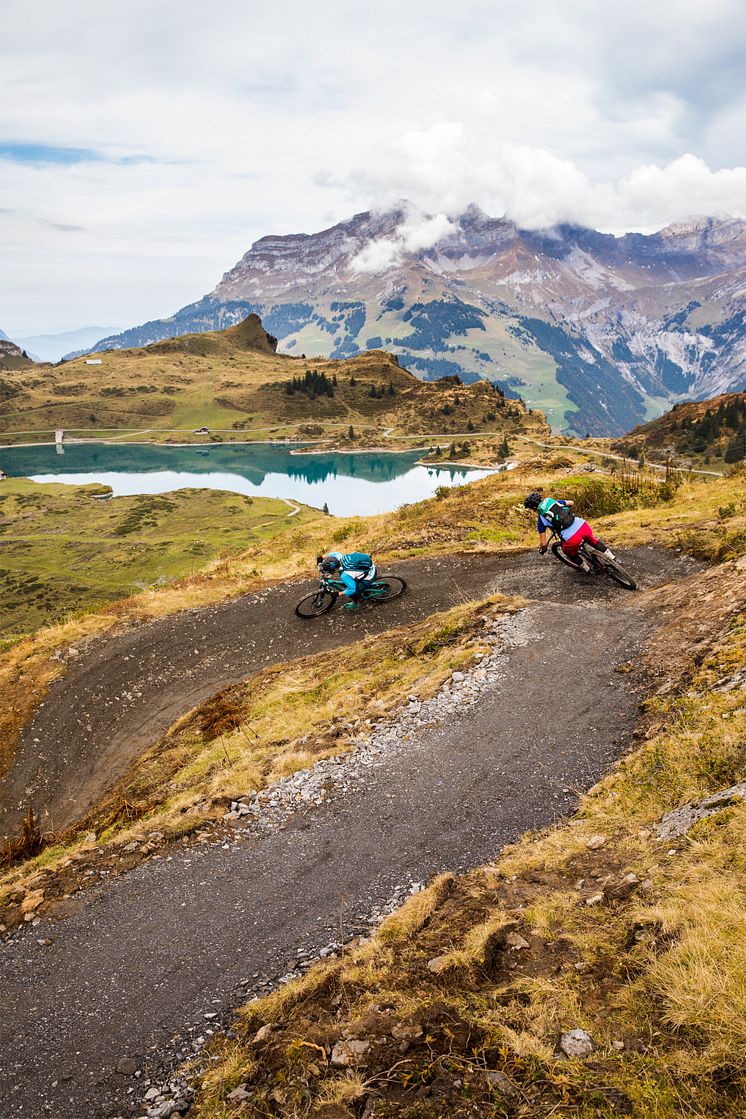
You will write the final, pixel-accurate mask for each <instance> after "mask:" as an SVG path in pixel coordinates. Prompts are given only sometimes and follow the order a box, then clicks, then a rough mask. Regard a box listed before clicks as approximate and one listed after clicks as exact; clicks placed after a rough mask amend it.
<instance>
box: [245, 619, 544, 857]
mask: <svg viewBox="0 0 746 1119" xmlns="http://www.w3.org/2000/svg"><path fill="white" fill-rule="evenodd" d="M536 613H537V609H536V608H535V607H529V608H526V609H524V610H521V611H519V612H518V613H516V614H512V615H499V616H497V617H495V616H493V615H485V616H483V618H482V621H483V624H484V626H485V630H486V634H485V637H484V639H483V641H484V643H485V644H486V645H487V646H488V647H489V652H487V653H484V654H482V653H478V654H476V655H475V664H474V667H473V668H470V669H469V670H468V671H466V672H453V673H451V676H450V679H449V680H447V681H446V682H445V683H444V684H443V685H442V686H441V687H440V689H439V690H438V692H437V693H436V694H435V695H434V696H432V697H431V698H430V699H420V697H419V696H417V695H410V697H409V700H408V703H407V705H406V706H405V707H404V708H403V709H402V710H400V711H399V712H398V713H397V714H396V715H395V716H394V717H393V718H392V719H382V720H381V721H380V722H378V723H377V724H375V725H372V726H371V727H370V728H369V729H362V730H360V731H359V733H358V735H357V737H356V738H355V739H354V741H353V746H352V749H351V750H350V751H349V752H347V753H346V754H344V755H341V756H337V757H333V758H325V759H323V760H322V761H320V762H318V763H317V764H316V765H314V766H313V768H311V769H302V770H298V771H297V772H296V773H293V774H292V775H290V776H288V777H283V778H281V779H280V780H279V781H277V782H275V783H274V784H273V785H271V786H270V787H269V788H267V789H262V790H261V791H260V792H252V793H249V794H247V796H245V797H241V798H239V799H237V800H234V801H232V802H231V806H230V810H229V811H228V812H226V813H225V815H224V817H223V818H224V819H225V820H226V821H228V822H229V823H232V824H234V826H237V827H240V828H241V829H242V830H245V831H248V832H252V833H254V834H257V835H261V834H263V833H267V832H275V831H279V830H281V829H282V828H283V827H284V826H285V824H286V823H287V821H288V820H289V819H290V817H291V816H293V815H294V814H295V813H296V812H299V811H302V810H303V809H305V808H313V807H317V806H318V805H320V804H322V803H323V802H324V801H325V800H327V799H328V798H329V797H330V796H331V795H333V794H335V793H336V794H339V793H346V792H349V791H351V790H354V789H356V788H357V787H358V782H359V781H361V780H362V779H363V778H364V777H365V775H366V774H367V773H369V772H370V770H371V769H375V768H377V767H379V766H381V765H383V764H384V762H385V761H386V758H387V757H388V756H390V755H391V754H392V753H393V752H395V751H397V750H400V749H402V748H412V745H413V742H414V740H415V738H416V734H417V732H418V731H421V730H423V729H424V728H426V727H427V728H431V727H433V726H435V725H438V724H440V723H444V722H446V721H447V720H450V719H452V718H454V717H455V716H457V715H458V714H459V712H462V711H465V710H467V709H468V708H470V707H473V706H474V704H475V703H477V702H478V701H479V698H480V696H481V695H482V693H483V692H485V691H488V690H489V689H490V688H493V687H494V685H495V684H496V683H497V682H498V680H499V679H500V675H501V672H502V669H503V667H504V665H505V661H506V658H507V655H508V652H509V651H510V649H512V648H515V647H516V646H523V645H527V644H528V642H529V641H531V640H537V639H538V638H539V634H538V631H537V628H536V626H537V621H536V618H535V617H534V615H535V614H536Z"/></svg>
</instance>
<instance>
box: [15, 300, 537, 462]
mask: <svg viewBox="0 0 746 1119" xmlns="http://www.w3.org/2000/svg"><path fill="white" fill-rule="evenodd" d="M268 339H269V336H268V335H267V334H265V332H264V331H263V330H262V327H261V324H260V322H259V319H258V318H257V317H256V315H250V316H249V317H248V318H247V319H245V320H244V322H242V323H239V324H238V325H236V326H233V327H230V328H228V329H227V330H224V331H221V332H215V333H209V334H193V335H184V336H182V337H179V338H173V339H169V340H168V341H165V342H158V343H155V344H154V345H152V346H148V347H146V348H143V349H134V350H116V351H109V352H106V353H102V354H97V355H95V356H94V357H93V358H91V357H88V358H78V359H75V360H72V361H68V362H64V363H62V364H60V365H55V366H49V365H45V366H38V365H37V366H31V367H30V368H21V369H17V370H15V371H13V372H10V371H9V372H8V373H6V374H5V375H4V377H3V379H2V382H0V432H1V433H2V438H3V441H5V442H22V441H30V442H34V441H41V440H43V439H45V438H46V439H48V438H49V436H50V433H51V432H52V431H53V430H54V429H55V428H64V429H65V430H66V431H67V433H68V435H72V436H80V437H86V438H97V437H98V438H109V437H112V436H113V437H116V438H118V439H120V438H125V439H126V438H133V439H143V438H146V439H149V440H164V441H175V442H185V441H192V440H194V439H195V436H194V434H193V433H194V430H195V429H196V428H200V427H207V428H208V429H209V432H210V434H209V435H207V436H202V437H196V441H205V440H208V441H209V440H210V439H213V440H216V439H217V440H228V441H230V440H237V439H241V440H245V439H267V438H285V437H290V438H298V437H299V436H300V437H306V438H307V437H316V438H318V437H320V436H329V437H331V438H333V439H335V440H337V441H340V440H341V441H345V440H346V441H347V442H348V443H349V439H348V435H349V428H350V426H352V428H353V435H354V437H355V442H356V445H360V443H361V442H367V443H371V442H379V441H381V440H382V439H383V437H384V433H386V432H390V433H391V434H399V435H401V434H405V435H406V434H412V435H418V434H423V433H431V432H435V433H440V432H445V433H449V432H454V433H463V432H472V431H474V432H476V431H487V432H503V431H507V432H513V431H522V432H526V433H528V434H532V433H533V434H540V433H545V432H547V431H548V428H547V426H546V424H545V422H544V418H543V416H542V415H541V413H534V414H532V415H529V414H528V413H527V410H526V408H525V407H524V405H523V404H522V403H521V402H519V401H515V400H507V399H505V397H504V396H503V394H502V392H501V391H500V390H499V389H494V388H493V387H492V385H491V384H488V383H486V382H480V383H477V384H475V385H470V386H464V385H461V384H460V383H459V382H458V381H457V380H455V379H453V378H450V379H446V380H444V381H439V382H433V383H425V382H422V381H419V380H418V379H417V378H416V377H415V376H413V375H412V374H410V373H408V372H407V371H406V370H405V369H403V368H401V367H400V366H399V364H398V363H397V360H396V359H395V358H394V357H392V356H391V355H390V354H387V353H384V352H382V351H377V350H371V351H368V352H366V353H364V354H359V355H357V356H355V357H353V358H350V359H348V360H329V359H321V358H317V359H308V360H306V359H305V358H302V357H288V356H281V355H278V354H276V353H275V352H274V350H273V348H272V345H271V343H270V341H269V340H268ZM91 360H95V361H97V362H99V363H100V364H97V365H91V364H88V362H90V361H91Z"/></svg>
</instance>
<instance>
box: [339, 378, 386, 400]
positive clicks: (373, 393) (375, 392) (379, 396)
mask: <svg viewBox="0 0 746 1119" xmlns="http://www.w3.org/2000/svg"><path fill="white" fill-rule="evenodd" d="M350 383H352V382H350ZM368 396H370V397H371V398H372V399H373V400H383V398H384V396H396V389H395V388H394V382H393V381H389V387H388V388H387V389H386V388H384V387H383V385H379V386H378V388H376V386H375V385H371V386H370V390H369V392H368Z"/></svg>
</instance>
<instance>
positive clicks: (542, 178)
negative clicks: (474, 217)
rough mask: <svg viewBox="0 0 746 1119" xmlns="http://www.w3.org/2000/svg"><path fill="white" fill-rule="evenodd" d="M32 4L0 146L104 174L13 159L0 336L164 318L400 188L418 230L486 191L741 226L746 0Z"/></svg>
mask: <svg viewBox="0 0 746 1119" xmlns="http://www.w3.org/2000/svg"><path fill="white" fill-rule="evenodd" d="M33 8H34V18H33V19H29V14H28V13H29V6H28V3H27V2H26V0H4V3H3V65H2V69H1V70H0V143H3V142H9V141H17V142H22V143H39V144H47V145H54V144H57V145H60V146H64V147H68V148H80V149H91V150H94V151H96V152H98V153H100V154H101V155H102V156H103V157H105V158H106V157H110V158H111V160H112V161H111V162H108V163H107V162H105V161H102V162H98V163H96V164H87V165H84V164H80V165H70V166H62V165H57V166H33V167H32V166H26V165H22V164H20V163H14V164H9V163H7V162H5V161H0V244H2V247H3V252H4V256H5V258H6V260H7V264H6V266H5V267H4V269H3V270H2V271H0V327H1V328H3V329H5V330H6V331H7V332H9V333H10V332H11V331H15V332H16V333H22V332H23V333H36V332H41V331H44V330H50V329H64V328H65V327H66V326H67V325H69V324H70V323H71V322H74V323H76V324H78V323H81V322H85V321H86V320H87V321H91V319H94V320H98V321H131V322H135V321H138V320H141V319H143V318H146V317H153V316H154V315H159V314H163V313H167V312H168V311H171V310H173V309H175V308H176V307H177V306H179V305H180V304H182V303H184V302H186V301H188V300H190V299H193V298H196V297H198V296H199V295H200V294H201V293H202V292H204V291H207V290H209V289H210V288H211V287H212V286H213V285H214V283H215V281H216V279H217V278H218V277H219V275H220V274H221V273H222V272H223V271H224V270H225V269H226V268H227V267H229V266H230V265H231V264H232V263H233V262H234V261H235V260H236V259H237V258H238V257H239V256H240V255H241V254H242V253H243V252H244V251H245V250H246V248H247V247H248V245H249V244H250V242H251V241H252V240H255V239H256V238H258V237H260V236H262V235H264V234H266V233H271V232H277V233H285V232H301V231H306V232H310V231H313V230H315V229H319V228H322V227H324V226H327V225H330V224H332V223H333V222H335V221H338V220H340V219H342V218H344V217H347V216H349V214H350V213H351V212H353V211H357V210H362V209H366V208H369V207H371V206H374V207H375V206H384V205H386V204H387V203H388V202H392V201H396V200H399V199H401V198H410V199H412V202H413V211H412V212H413V213H414V214H415V215H416V214H419V215H420V218H419V219H418V221H419V223H420V225H421V224H422V222H421V215H422V214H434V215H440V216H442V219H443V220H445V219H446V218H453V216H454V215H455V214H456V213H457V212H458V211H459V209H460V208H463V206H464V205H466V204H468V203H469V202H471V201H475V202H477V203H478V204H479V205H481V206H482V207H483V208H484V209H485V210H487V211H488V212H491V213H494V214H500V213H501V212H503V211H504V210H508V211H509V212H510V213H511V214H512V215H513V216H514V217H515V218H516V220H519V221H520V222H522V223H523V224H532V225H535V224H546V223H551V222H552V221H558V220H574V221H580V222H586V223H589V224H595V225H600V226H602V227H604V228H610V229H615V230H621V229H623V228H651V227H655V226H656V225H658V226H660V225H663V224H665V223H666V222H668V221H671V220H678V219H679V218H681V217H684V216H686V215H688V214H690V213H694V212H696V211H697V210H700V211H701V210H707V211H708V212H726V211H727V212H731V213H742V212H743V197H744V187H743V170H742V169H740V168H738V167H735V165H736V164H737V163H739V162H740V161H742V151H741V144H742V136H743V127H744V124H745V123H746V74H745V73H744V68H743V66H742V64H741V59H742V57H743V53H744V49H745V48H746V21H744V20H743V18H742V4H741V3H740V0H656V2H655V3H654V4H651V3H650V2H649V0H627V3H625V4H623V5H622V4H618V5H616V6H613V7H612V6H609V5H606V4H595V5H594V4H590V3H589V2H588V0H565V2H563V4H561V5H557V3H556V0H525V2H524V3H523V4H521V5H516V4H515V3H514V2H513V0H463V2H462V3H461V4H460V5H453V4H450V3H448V4H446V3H445V0H407V2H406V3H404V4H402V3H401V2H400V0H378V2H377V3H376V4H375V5H373V4H370V5H368V4H360V5H355V6H352V7H351V6H350V5H349V4H348V3H343V2H342V0H322V3H320V4H316V5H309V4H307V3H301V0H276V2H275V3H274V4H273V5H271V6H269V7H265V9H263V10H262V12H261V15H259V14H258V12H257V9H256V6H255V5H251V4H246V3H245V0H224V3H223V5H222V6H221V9H220V18H219V19H216V18H215V13H214V11H213V10H212V9H210V8H209V7H206V6H205V5H204V4H203V3H201V0H178V2H177V0H130V2H129V3H128V4H127V5H126V6H120V7H118V8H117V7H116V6H113V5H111V4H101V3H100V0H66V3H65V4H60V3H59V2H58V0H36V2H35V4H34V6H33ZM685 153H692V154H690V155H685ZM128 157H145V158H146V159H148V160H150V161H151V162H150V163H141V164H132V163H123V162H121V161H122V159H126V158H128ZM682 157H684V158H682ZM114 160H116V161H118V162H114ZM729 168H733V170H728V169H729ZM2 211H5V213H2ZM50 223H51V224H50ZM59 226H78V227H83V229H82V230H79V231H75V230H73V229H62V228H55V227H59ZM444 228H445V227H444ZM416 229H419V226H417V227H416ZM436 234H438V229H437V227H433V228H432V229H430V230H428V231H424V230H423V232H422V233H421V236H422V237H425V238H426V239H428V238H430V237H433V236H435V235H436ZM418 235H420V234H418V233H417V232H416V231H413V232H412V233H411V237H416V236H418ZM408 236H410V234H407V233H406V232H402V231H401V230H399V231H398V232H397V235H396V236H395V237H394V238H393V243H392V244H391V245H380V246H378V248H377V249H376V250H375V253H376V254H378V256H379V259H383V254H384V253H389V254H391V253H398V252H401V251H406V247H405V246H404V244H403V243H404V241H405V240H406V238H407V237H408ZM438 236H442V234H438ZM412 243H414V242H412ZM371 252H372V250H371ZM377 266H378V265H377V264H376V267H377Z"/></svg>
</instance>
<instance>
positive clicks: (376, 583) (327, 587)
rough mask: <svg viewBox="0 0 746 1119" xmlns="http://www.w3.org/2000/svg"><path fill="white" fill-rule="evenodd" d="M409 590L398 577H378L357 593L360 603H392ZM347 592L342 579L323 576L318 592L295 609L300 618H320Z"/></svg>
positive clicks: (314, 592)
mask: <svg viewBox="0 0 746 1119" xmlns="http://www.w3.org/2000/svg"><path fill="white" fill-rule="evenodd" d="M406 589H407V584H406V583H405V582H404V580H403V579H401V578H400V577H399V576H398V575H377V576H376V578H375V579H373V580H372V581H371V582H370V583H362V584H361V585H360V588H359V590H358V593H357V600H358V602H370V603H376V602H391V600H392V599H394V598H399V597H400V596H401V595H403V594H404V592H405V591H406ZM344 590H345V585H344V583H343V582H342V580H341V579H330V578H329V577H328V576H327V575H322V576H321V579H320V581H319V586H318V590H315V591H311V593H310V594H306V595H304V596H303V598H302V599H301V600H300V602H299V603H298V605H297V606H296V608H295V613H296V614H297V615H298V617H299V618H318V617H319V616H320V615H321V614H326V612H327V611H328V610H331V608H332V606H334V603H335V602H336V601H337V599H338V598H339V596H340V595H341V594H342V592H343V591H344Z"/></svg>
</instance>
